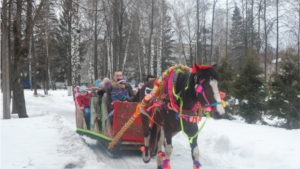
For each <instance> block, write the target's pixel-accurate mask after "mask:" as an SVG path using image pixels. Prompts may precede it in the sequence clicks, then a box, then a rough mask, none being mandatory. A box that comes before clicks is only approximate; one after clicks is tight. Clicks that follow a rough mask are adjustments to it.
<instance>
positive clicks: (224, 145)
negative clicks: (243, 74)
mask: <svg viewBox="0 0 300 169" xmlns="http://www.w3.org/2000/svg"><path fill="white" fill-rule="evenodd" d="M38 92H39V94H42V90H38ZM25 98H26V107H27V111H28V115H29V118H28V119H19V118H17V116H16V115H13V116H12V119H11V120H3V119H2V120H0V123H1V168H4V169H19V168H30V169H32V168H36V169H40V168H45V169H47V168H49V169H52V168H65V166H71V167H72V166H73V168H86V169H93V168H95V169H96V168H106V169H120V168H126V169H140V168H145V169H154V168H156V164H155V162H156V160H155V158H152V160H151V162H150V163H148V164H144V162H143V161H142V157H141V155H140V152H138V151H136V152H124V153H122V157H121V158H116V159H113V158H110V157H108V156H107V155H106V154H105V153H104V152H103V150H102V149H101V148H100V147H99V146H98V145H97V144H96V141H95V140H92V139H89V138H87V137H81V136H79V135H78V134H77V133H76V132H75V131H76V128H75V117H74V109H75V106H74V102H73V97H72V96H67V91H66V90H57V91H51V90H50V91H49V96H46V97H34V96H33V92H32V91H30V90H25ZM2 103H3V101H2V94H1V99H0V104H1V105H0V106H1V108H0V112H2ZM299 143H300V130H285V129H280V128H274V127H269V126H262V125H249V124H245V123H244V122H243V121H242V120H235V121H228V120H218V121H217V120H212V119H209V120H208V121H207V123H206V125H205V127H204V129H203V130H202V132H201V133H200V134H199V138H198V145H199V149H200V154H201V155H200V162H201V164H202V167H201V169H220V168H222V169H278V168H287V169H300V163H299V154H300V146H299ZM190 152H191V150H190V146H189V143H188V140H187V138H185V136H183V135H182V133H179V134H177V135H176V136H175V137H174V138H173V153H172V156H171V166H172V169H183V168H187V169H188V168H192V159H191V155H190ZM73 164H74V165H73Z"/></svg>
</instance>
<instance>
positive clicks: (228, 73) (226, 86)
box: [217, 57, 236, 119]
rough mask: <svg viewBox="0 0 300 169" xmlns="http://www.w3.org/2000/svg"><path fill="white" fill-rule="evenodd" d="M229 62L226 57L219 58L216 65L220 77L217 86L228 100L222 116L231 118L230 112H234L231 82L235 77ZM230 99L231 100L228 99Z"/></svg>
mask: <svg viewBox="0 0 300 169" xmlns="http://www.w3.org/2000/svg"><path fill="white" fill-rule="evenodd" d="M232 67H233V66H232V65H231V63H229V62H228V59H227V58H226V57H224V58H222V59H221V64H220V65H218V67H217V70H218V74H219V77H220V82H219V87H220V91H222V92H225V93H226V98H225V99H224V100H226V101H227V102H230V104H229V105H227V106H226V107H225V110H226V114H225V117H224V118H227V119H232V117H231V116H230V114H233V113H234V110H233V108H234V106H232V105H234V104H235V103H234V102H235V100H234V99H231V98H232V92H233V82H234V79H235V77H236V71H235V70H233V69H232ZM230 100H232V101H230Z"/></svg>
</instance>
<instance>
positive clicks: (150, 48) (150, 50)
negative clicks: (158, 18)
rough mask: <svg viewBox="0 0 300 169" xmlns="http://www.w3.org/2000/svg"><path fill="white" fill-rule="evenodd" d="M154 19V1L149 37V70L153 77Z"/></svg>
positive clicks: (152, 3) (152, 2)
mask: <svg viewBox="0 0 300 169" xmlns="http://www.w3.org/2000/svg"><path fill="white" fill-rule="evenodd" d="M153 17H154V0H152V1H151V22H150V36H149V47H148V59H149V60H148V69H149V72H148V73H150V74H152V75H153V73H154V70H153V61H154V59H153V54H152V51H153V50H154V49H153V44H152V43H153V42H152V38H153Z"/></svg>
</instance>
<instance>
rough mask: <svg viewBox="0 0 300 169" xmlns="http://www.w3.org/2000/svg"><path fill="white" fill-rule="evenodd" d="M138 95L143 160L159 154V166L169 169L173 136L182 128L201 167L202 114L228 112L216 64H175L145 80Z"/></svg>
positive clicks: (210, 114)
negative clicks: (142, 137)
mask: <svg viewBox="0 0 300 169" xmlns="http://www.w3.org/2000/svg"><path fill="white" fill-rule="evenodd" d="M149 91H150V93H149ZM139 98H140V101H141V104H140V112H141V121H142V127H143V132H144V146H143V147H142V148H141V150H142V156H143V161H144V162H145V163H148V162H149V161H150V159H151V155H153V154H156V153H157V158H156V161H157V168H158V169H170V157H171V154H172V137H173V136H174V135H175V134H176V133H178V132H179V131H182V132H183V133H184V135H185V136H186V137H187V138H188V140H189V142H190V146H191V149H192V150H191V152H192V159H193V166H194V169H199V168H200V166H201V164H200V161H199V149H198V145H197V136H198V134H199V132H200V131H201V129H202V127H203V125H202V126H201V127H200V128H199V129H198V123H199V122H200V121H201V118H202V116H203V113H206V117H207V118H209V117H210V116H211V117H213V118H214V119H219V118H221V116H222V115H223V114H224V113H225V110H224V107H223V105H222V104H224V101H223V100H221V97H220V94H219V90H218V75H217V72H216V70H215V66H209V65H206V66H200V65H198V64H195V65H194V66H193V68H192V69H191V68H189V67H187V66H176V65H175V66H172V67H170V68H169V69H168V70H167V71H165V72H164V73H163V74H162V76H160V77H158V78H157V79H156V80H154V81H150V82H148V83H146V84H145V85H144V86H143V87H142V89H141V91H140V95H139ZM207 118H206V119H207ZM203 124H205V122H204V123H203ZM162 145H164V150H165V151H164V152H163V151H162Z"/></svg>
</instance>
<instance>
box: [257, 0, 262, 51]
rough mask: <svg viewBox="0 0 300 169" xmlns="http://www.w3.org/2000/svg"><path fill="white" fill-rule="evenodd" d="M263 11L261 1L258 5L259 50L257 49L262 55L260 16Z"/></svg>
mask: <svg viewBox="0 0 300 169" xmlns="http://www.w3.org/2000/svg"><path fill="white" fill-rule="evenodd" d="M261 9H262V0H259V4H258V17H257V19H258V28H257V32H258V33H257V34H258V49H257V53H258V54H259V53H260V48H261V39H260V19H261V17H260V14H261Z"/></svg>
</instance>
